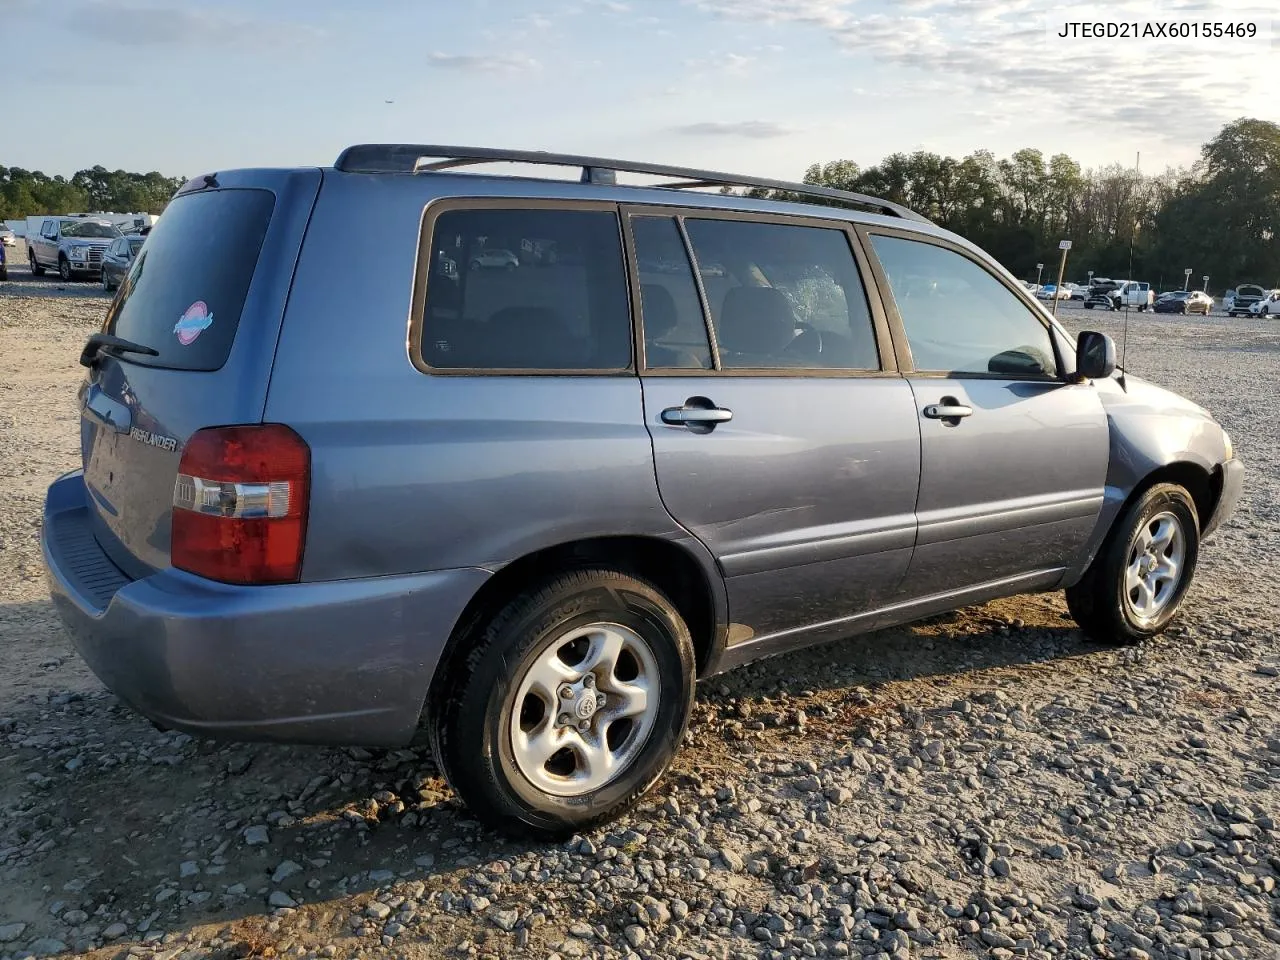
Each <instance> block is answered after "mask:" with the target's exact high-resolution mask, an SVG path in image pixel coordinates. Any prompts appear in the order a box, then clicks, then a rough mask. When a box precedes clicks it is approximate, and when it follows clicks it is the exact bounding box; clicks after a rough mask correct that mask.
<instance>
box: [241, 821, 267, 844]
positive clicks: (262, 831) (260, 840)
mask: <svg viewBox="0 0 1280 960" xmlns="http://www.w3.org/2000/svg"><path fill="white" fill-rule="evenodd" d="M241 836H243V837H244V842H245V843H246V844H247V845H248V846H250V847H261V846H262V845H264V844H266V843H269V842H270V841H271V834H270V833H268V832H267V828H266V827H265V826H264V825H263V824H260V823H258V824H254V825H253V826H251V827H245V828H244V831H243V832H242V833H241Z"/></svg>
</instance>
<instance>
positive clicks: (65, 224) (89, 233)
mask: <svg viewBox="0 0 1280 960" xmlns="http://www.w3.org/2000/svg"><path fill="white" fill-rule="evenodd" d="M62 235H63V236H64V237H88V238H92V239H96V240H114V239H115V238H116V237H118V236H120V235H121V234H120V231H119V230H117V229H116V228H115V227H113V226H112V225H111V224H109V223H102V222H101V221H97V220H64V221H62Z"/></svg>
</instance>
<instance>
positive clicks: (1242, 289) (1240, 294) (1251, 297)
mask: <svg viewBox="0 0 1280 960" xmlns="http://www.w3.org/2000/svg"><path fill="white" fill-rule="evenodd" d="M1265 299H1267V290H1266V289H1265V288H1263V287H1260V286H1259V285H1258V284H1256V283H1242V284H1240V285H1239V286H1237V287H1236V288H1235V296H1233V297H1232V298H1231V302H1230V304H1229V305H1227V304H1225V303H1224V306H1226V307H1227V316H1229V317H1247V316H1249V314H1250V312H1251V310H1252V307H1253V305H1254V304H1255V303H1260V302H1262V301H1263V300H1265Z"/></svg>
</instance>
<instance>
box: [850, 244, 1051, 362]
mask: <svg viewBox="0 0 1280 960" xmlns="http://www.w3.org/2000/svg"><path fill="white" fill-rule="evenodd" d="M871 243H872V246H873V247H874V249H875V253H876V256H877V257H878V258H879V260H880V264H881V266H882V267H883V268H884V272H885V274H886V275H887V276H888V278H889V287H890V290H891V292H892V294H893V300H894V303H895V304H896V305H897V307H898V314H899V315H900V316H901V317H902V325H903V327H905V328H906V334H907V342H908V343H909V344H910V347H911V357H912V360H913V362H914V363H915V368H916V369H917V370H920V371H928V372H931V373H949V374H957V375H963V374H995V375H1004V376H1009V377H1024V376H1025V377H1044V376H1054V375H1056V373H1057V369H1058V366H1057V362H1056V361H1055V359H1054V352H1053V343H1052V341H1051V340H1050V338H1049V331H1048V329H1047V328H1046V327H1045V325H1044V324H1043V323H1041V322H1040V320H1039V318H1037V317H1036V316H1035V315H1034V314H1033V313H1032V312H1031V309H1030V308H1029V307H1027V306H1026V305H1025V304H1023V303H1022V301H1020V300H1019V299H1018V298H1017V297H1016V296H1015V295H1014V293H1013V292H1012V291H1010V290H1009V289H1008V288H1007V287H1005V286H1004V284H1002V283H1001V282H1000V281H999V280H997V279H996V278H995V277H994V276H992V275H991V274H990V273H988V272H987V271H986V270H984V269H983V268H982V267H980V266H979V265H978V264H976V263H975V262H974V261H972V260H970V259H969V258H968V257H965V256H961V255H960V254H958V253H956V252H954V251H952V250H948V249H946V248H945V247H939V246H936V245H934V244H932V243H925V242H922V241H919V240H905V239H902V238H899V237H888V236H882V235H879V234H872V236H871Z"/></svg>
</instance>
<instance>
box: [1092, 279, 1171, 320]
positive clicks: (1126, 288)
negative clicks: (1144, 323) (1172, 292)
mask: <svg viewBox="0 0 1280 960" xmlns="http://www.w3.org/2000/svg"><path fill="white" fill-rule="evenodd" d="M1154 304H1155V292H1154V291H1153V290H1152V289H1151V284H1149V283H1142V282H1140V281H1138V280H1109V279H1105V278H1103V279H1095V280H1094V281H1093V286H1091V287H1090V288H1089V296H1088V297H1087V298H1086V299H1085V301H1084V306H1085V309H1086V310H1092V309H1093V308H1094V307H1099V308H1101V309H1103V310H1123V309H1124V308H1125V307H1134V308H1136V309H1137V310H1138V311H1139V312H1144V313H1145V312H1146V311H1147V310H1149V309H1151V307H1152V306H1153V305H1154Z"/></svg>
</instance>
